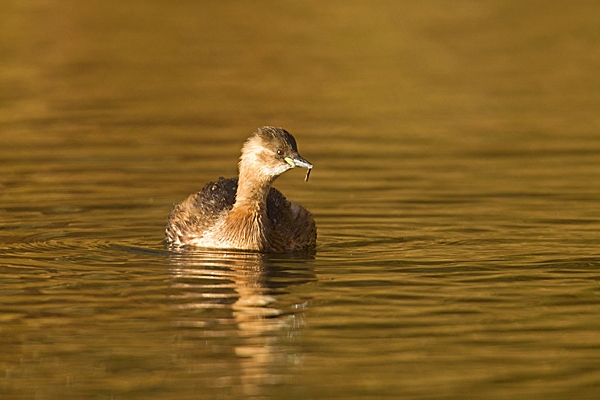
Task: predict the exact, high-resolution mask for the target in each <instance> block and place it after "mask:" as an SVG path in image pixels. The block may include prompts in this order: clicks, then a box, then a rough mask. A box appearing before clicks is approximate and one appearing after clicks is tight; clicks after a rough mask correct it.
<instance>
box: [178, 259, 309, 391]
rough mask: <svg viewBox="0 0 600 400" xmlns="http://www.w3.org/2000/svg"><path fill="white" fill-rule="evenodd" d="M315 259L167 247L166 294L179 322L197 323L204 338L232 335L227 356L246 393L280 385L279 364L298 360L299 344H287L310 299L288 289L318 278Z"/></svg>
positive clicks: (195, 326) (296, 332)
mask: <svg viewBox="0 0 600 400" xmlns="http://www.w3.org/2000/svg"><path fill="white" fill-rule="evenodd" d="M312 258H313V257H312V256H311V255H285V256H281V255H278V256H273V255H267V254H262V253H252V252H241V251H205V250H178V251H176V252H173V253H172V256H171V257H170V259H171V266H170V277H171V282H172V284H171V288H172V292H171V299H172V304H173V305H174V306H175V307H176V308H177V309H179V310H180V312H178V313H177V315H178V321H177V324H178V325H180V326H182V327H184V328H188V329H196V330H198V328H199V329H200V332H201V335H203V337H208V338H219V337H221V338H222V337H228V338H235V340H233V341H229V342H228V343H231V344H230V346H231V349H228V351H225V354H224V357H233V358H235V360H236V361H235V363H236V364H237V365H239V367H240V368H239V372H238V374H239V383H240V385H241V389H242V391H243V393H244V394H258V393H259V392H260V387H261V385H265V384H270V383H281V381H282V380H286V379H287V377H286V376H285V374H283V375H282V373H283V371H284V370H282V368H281V367H282V366H283V365H289V364H290V363H291V364H297V363H300V362H301V359H302V354H301V352H300V351H299V346H298V345H295V346H294V345H293V344H290V343H294V342H297V340H296V339H297V337H298V336H299V334H300V331H301V329H302V327H303V325H304V313H305V310H306V307H307V304H308V299H306V298H302V297H301V296H300V295H297V294H294V293H293V290H292V287H293V286H295V285H300V284H304V283H307V282H310V281H314V280H315V276H314V273H313V272H312V269H311V267H310V266H311V263H310V261H311V260H312ZM186 311H187V312H186ZM221 346H222V345H221ZM230 378H232V380H233V381H237V377H230ZM231 383H234V382H231Z"/></svg>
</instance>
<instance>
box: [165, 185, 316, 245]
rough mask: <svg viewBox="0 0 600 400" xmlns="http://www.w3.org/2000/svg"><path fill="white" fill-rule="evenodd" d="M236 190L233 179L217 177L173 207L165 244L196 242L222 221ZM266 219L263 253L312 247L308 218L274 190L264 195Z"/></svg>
mask: <svg viewBox="0 0 600 400" xmlns="http://www.w3.org/2000/svg"><path fill="white" fill-rule="evenodd" d="M237 188H238V178H237V177H236V178H228V179H225V178H222V177H221V178H219V180H218V181H216V182H210V183H208V184H206V185H205V186H204V187H203V188H202V190H201V191H199V192H198V193H195V194H192V195H190V196H189V197H188V198H187V199H185V200H184V201H183V202H182V203H181V204H178V205H176V206H175V207H174V208H173V211H171V214H170V215H169V218H168V221H167V229H166V240H167V242H168V243H170V244H174V245H186V244H190V243H191V242H195V243H198V239H201V238H202V237H203V236H204V235H205V233H206V232H207V231H209V230H210V229H211V228H213V227H214V226H215V225H217V224H218V223H220V222H222V221H223V220H224V219H225V217H226V216H227V214H228V213H229V212H230V211H231V210H232V209H233V205H234V204H235V200H236V193H237ZM267 219H268V221H265V223H266V224H267V225H268V226H263V227H262V229H264V230H265V231H266V232H268V233H267V240H268V247H267V248H265V249H263V250H264V251H274V252H288V251H296V250H306V249H310V248H314V247H315V245H316V227H315V223H314V220H313V218H312V215H311V214H310V213H309V212H308V211H307V210H306V209H305V208H304V207H302V206H300V205H298V204H296V203H293V202H291V201H289V200H287V199H286V198H285V196H284V195H283V194H282V193H281V192H280V191H279V190H277V189H275V188H271V189H270V191H269V194H268V196H267ZM200 242H201V241H200Z"/></svg>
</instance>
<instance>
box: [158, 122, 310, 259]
mask: <svg viewBox="0 0 600 400" xmlns="http://www.w3.org/2000/svg"><path fill="white" fill-rule="evenodd" d="M294 167H301V168H307V169H308V171H307V174H306V179H307V180H308V175H309V173H310V171H311V169H312V164H311V163H309V162H308V161H306V160H305V159H304V158H302V157H300V154H298V148H297V147H296V140H295V139H294V137H293V136H292V135H290V134H289V133H288V132H287V131H285V130H284V129H282V128H274V127H272V126H265V127H262V128H260V129H258V130H257V131H256V132H254V134H253V135H252V136H250V138H248V140H246V142H245V143H244V146H243V147H242V156H241V157H240V162H239V176H238V177H236V178H229V179H225V178H219V180H218V181H217V182H210V183H208V184H206V185H205V186H204V188H202V190H201V191H200V192H198V193H196V194H192V195H190V196H189V197H188V198H187V199H185V200H184V201H183V202H182V203H181V204H178V205H176V206H175V207H174V208H173V211H171V215H169V219H168V221H167V230H166V234H167V237H166V241H167V243H169V244H171V245H173V246H185V245H191V246H199V247H212V248H223V249H241V250H254V251H260V252H268V253H284V252H291V251H298V250H309V249H312V248H314V247H315V246H316V241H317V229H316V226H315V221H314V219H313V217H312V215H311V214H310V212H308V211H307V210H306V209H305V208H304V207H302V206H300V205H298V204H296V203H294V202H291V201H289V200H287V199H286V198H285V197H284V196H283V195H282V194H281V192H280V191H279V190H277V189H275V188H272V187H271V184H272V183H273V181H274V180H275V179H276V178H277V177H278V176H279V175H281V174H283V173H284V172H285V171H287V170H289V169H292V168H294Z"/></svg>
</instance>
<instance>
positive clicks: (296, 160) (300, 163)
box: [285, 156, 313, 169]
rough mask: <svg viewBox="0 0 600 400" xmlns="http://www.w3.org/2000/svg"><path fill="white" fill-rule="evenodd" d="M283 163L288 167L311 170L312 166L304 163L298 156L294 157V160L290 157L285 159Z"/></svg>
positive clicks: (306, 162)
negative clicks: (288, 165)
mask: <svg viewBox="0 0 600 400" xmlns="http://www.w3.org/2000/svg"><path fill="white" fill-rule="evenodd" d="M285 162H286V163H288V164H290V166H291V167H292V168H294V167H299V168H308V169H311V168H312V167H313V166H312V164H311V163H309V162H308V161H306V160H305V159H304V158H302V157H300V156H296V157H294V158H292V157H286V158H285Z"/></svg>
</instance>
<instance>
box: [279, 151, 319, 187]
mask: <svg viewBox="0 0 600 400" xmlns="http://www.w3.org/2000/svg"><path fill="white" fill-rule="evenodd" d="M284 160H285V162H286V163H288V164H290V166H291V167H292V168H294V167H299V168H306V169H307V170H308V171H306V178H304V180H305V181H306V182H308V177H309V176H310V171H311V170H312V167H313V165H312V164H311V163H309V162H308V161H307V160H305V159H304V158H302V157H300V155H297V156H296V157H294V158H292V157H286V158H284Z"/></svg>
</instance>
